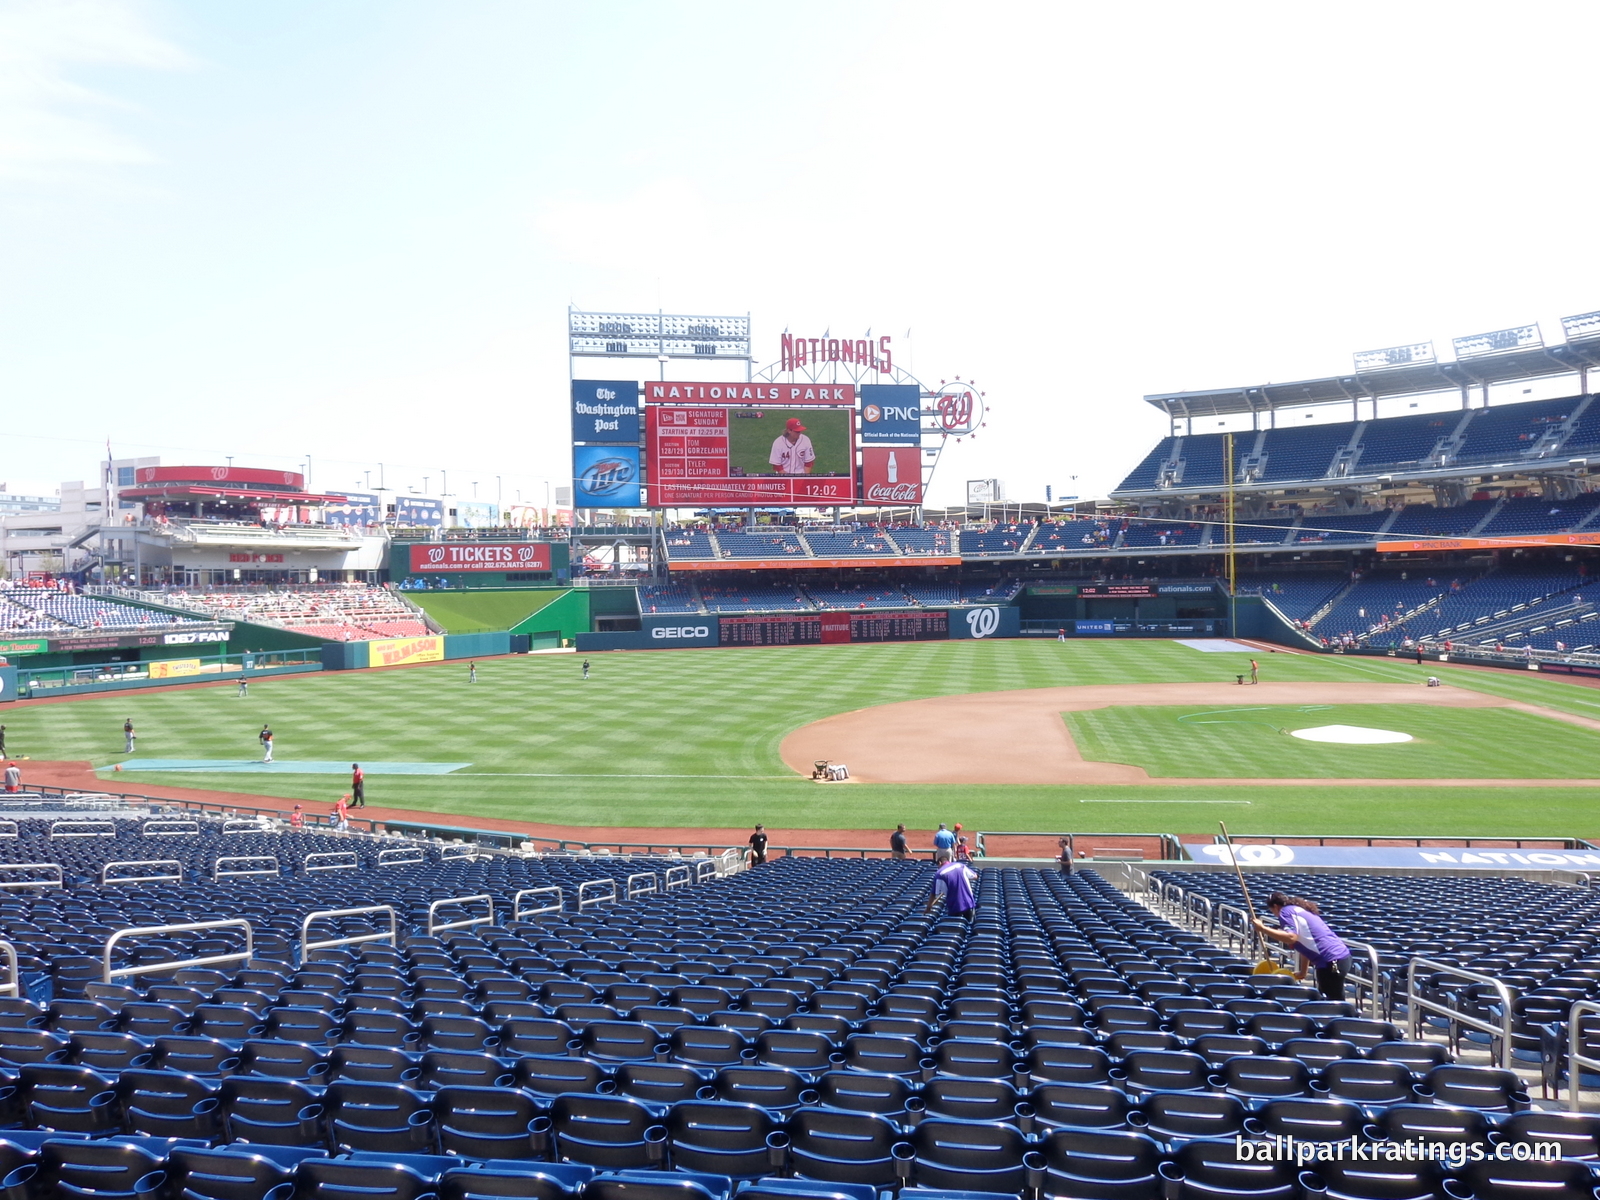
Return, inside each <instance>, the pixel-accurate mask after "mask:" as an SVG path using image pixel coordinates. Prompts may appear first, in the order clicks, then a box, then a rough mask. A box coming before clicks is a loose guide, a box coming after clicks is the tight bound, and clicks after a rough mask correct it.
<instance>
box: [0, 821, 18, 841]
mask: <svg viewBox="0 0 1600 1200" xmlns="http://www.w3.org/2000/svg"><path fill="white" fill-rule="evenodd" d="M7 825H9V826H11V830H10V832H9V833H8V832H7V831H6V829H5V827H6V826H7ZM21 836H22V833H21V831H20V830H19V829H18V828H17V823H16V822H15V821H0V838H14V837H21Z"/></svg>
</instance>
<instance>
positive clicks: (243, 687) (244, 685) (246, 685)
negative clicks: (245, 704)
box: [239, 675, 250, 700]
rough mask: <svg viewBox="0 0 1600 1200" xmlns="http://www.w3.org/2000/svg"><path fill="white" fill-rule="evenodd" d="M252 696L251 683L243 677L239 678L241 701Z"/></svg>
mask: <svg viewBox="0 0 1600 1200" xmlns="http://www.w3.org/2000/svg"><path fill="white" fill-rule="evenodd" d="M249 694H250V681H249V680H248V679H246V678H245V677H244V676H243V675H241V676H239V699H241V700H243V699H244V698H245V697H246V696H248V695H249Z"/></svg>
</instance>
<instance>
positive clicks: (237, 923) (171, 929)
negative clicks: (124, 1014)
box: [103, 917, 256, 983]
mask: <svg viewBox="0 0 1600 1200" xmlns="http://www.w3.org/2000/svg"><path fill="white" fill-rule="evenodd" d="M207 929H243V930H244V949H243V950H241V951H238V952H235V953H230V954H208V955H206V956H205V957H203V958H185V959H182V960H180V961H179V962H163V963H146V964H145V965H144V966H142V967H117V968H116V969H115V970H113V969H112V967H111V951H112V949H113V948H115V946H116V944H117V943H118V942H120V941H122V940H123V939H125V938H131V937H139V936H141V935H144V934H157V933H200V932H202V931H204V930H207ZM255 946H256V931H255V929H254V928H253V927H252V926H251V924H250V922H249V921H246V920H245V919H244V918H243V917H229V918H228V919H227V920H224V921H190V922H188V923H186V924H183V925H136V926H134V927H133V928H132V929H119V930H117V931H116V932H115V933H113V934H112V935H111V936H110V937H108V938H107V939H106V949H105V957H104V960H103V963H104V967H105V974H104V982H106V983H111V982H113V981H114V980H116V979H119V978H121V977H122V976H124V975H150V974H152V973H154V972H157V971H161V972H167V971H182V970H184V969H185V968H188V967H209V966H211V965H212V964H213V963H225V962H249V961H250V960H251V958H253V957H254V956H255Z"/></svg>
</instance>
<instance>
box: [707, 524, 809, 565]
mask: <svg viewBox="0 0 1600 1200" xmlns="http://www.w3.org/2000/svg"><path fill="white" fill-rule="evenodd" d="M717 544H718V545H719V546H721V547H722V557H723V558H804V557H805V556H806V548H805V547H804V546H803V545H801V544H800V538H799V537H798V536H797V535H796V533H795V531H794V530H792V529H760V528H757V529H720V530H718V531H717Z"/></svg>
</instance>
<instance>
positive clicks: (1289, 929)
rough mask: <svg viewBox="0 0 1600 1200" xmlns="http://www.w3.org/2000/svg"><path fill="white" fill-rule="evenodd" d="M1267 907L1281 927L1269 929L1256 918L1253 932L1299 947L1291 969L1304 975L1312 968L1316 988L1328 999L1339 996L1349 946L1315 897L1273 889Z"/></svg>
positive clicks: (1347, 971) (1297, 976)
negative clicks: (1325, 917) (1296, 965)
mask: <svg viewBox="0 0 1600 1200" xmlns="http://www.w3.org/2000/svg"><path fill="white" fill-rule="evenodd" d="M1267 909H1268V911H1269V912H1271V913H1272V915H1273V916H1275V917H1277V918H1278V924H1279V925H1280V926H1282V928H1279V929H1273V928H1272V927H1271V926H1269V925H1267V924H1266V923H1265V922H1263V921H1260V920H1257V921H1256V923H1255V927H1256V932H1257V933H1259V934H1260V935H1261V936H1262V937H1265V938H1270V939H1272V940H1273V941H1275V942H1280V943H1282V944H1283V945H1285V946H1293V947H1294V948H1295V949H1296V950H1297V951H1299V954H1300V969H1299V970H1298V971H1296V972H1295V973H1294V977H1295V978H1296V979H1304V978H1305V977H1306V969H1307V968H1308V967H1310V968H1314V969H1315V970H1316V972H1317V991H1319V992H1321V993H1322V995H1323V996H1324V998H1326V999H1328V1000H1343V999H1344V980H1345V976H1346V975H1348V974H1349V973H1350V947H1349V946H1346V945H1345V944H1344V942H1343V941H1341V940H1340V938H1339V935H1338V934H1337V933H1335V932H1334V931H1333V930H1332V929H1330V928H1328V923H1327V922H1326V921H1324V920H1323V919H1322V912H1321V910H1320V909H1318V908H1317V904H1316V901H1314V900H1307V899H1305V898H1304V897H1301V896H1285V895H1284V894H1283V893H1282V892H1273V893H1272V895H1270V896H1268V897H1267Z"/></svg>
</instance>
